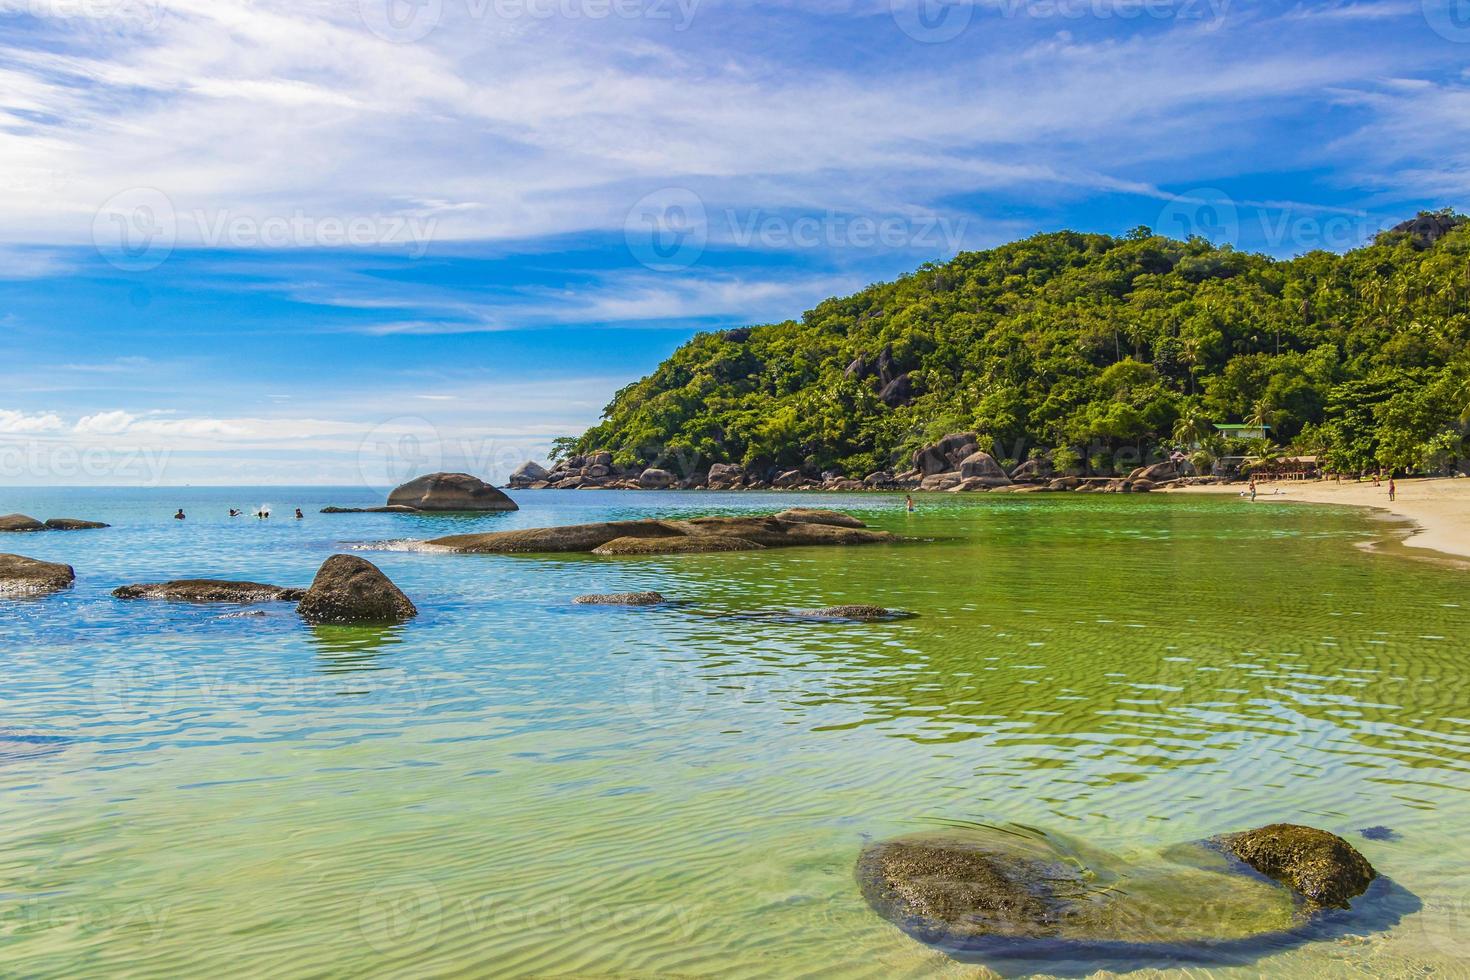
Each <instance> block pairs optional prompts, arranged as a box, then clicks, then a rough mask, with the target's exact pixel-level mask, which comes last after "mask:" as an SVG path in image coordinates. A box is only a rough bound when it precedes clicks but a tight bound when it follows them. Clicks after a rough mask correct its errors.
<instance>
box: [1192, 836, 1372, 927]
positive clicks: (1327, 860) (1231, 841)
mask: <svg viewBox="0 0 1470 980" xmlns="http://www.w3.org/2000/svg"><path fill="white" fill-rule="evenodd" d="M1219 842H1220V844H1221V845H1223V846H1224V847H1225V848H1226V850H1228V851H1229V852H1230V853H1231V854H1234V855H1235V856H1236V857H1238V858H1239V859H1240V860H1242V861H1244V862H1245V863H1246V864H1248V865H1250V866H1251V867H1252V868H1255V869H1256V870H1257V871H1259V872H1260V873H1261V874H1263V875H1265V876H1266V877H1268V878H1274V879H1275V880H1277V881H1279V882H1282V883H1283V884H1285V885H1288V886H1290V887H1291V888H1293V889H1295V890H1296V891H1297V892H1299V893H1300V894H1301V895H1303V896H1304V897H1306V898H1307V899H1309V900H1310V901H1312V902H1314V903H1316V904H1317V905H1320V906H1323V907H1324V908H1339V909H1345V908H1348V899H1350V898H1356V897H1358V896H1359V895H1361V894H1363V892H1364V891H1366V890H1367V888H1368V885H1369V884H1370V883H1371V882H1372V881H1373V879H1374V878H1376V877H1378V872H1377V871H1375V870H1373V865H1371V864H1369V863H1368V859H1367V858H1365V857H1363V855H1361V854H1359V853H1358V851H1357V849H1356V848H1354V847H1353V845H1351V844H1349V843H1348V842H1347V841H1345V840H1343V839H1342V838H1341V837H1338V836H1337V835H1336V834H1329V833H1328V832H1327V831H1325V830H1317V829H1316V828H1314V827H1303V826H1300V825H1297V824H1289V823H1276V824H1271V825H1270V826H1269V827H1261V828H1258V829H1256V830H1247V831H1245V832H1244V833H1239V834H1226V835H1224V836H1223V837H1220V838H1219Z"/></svg>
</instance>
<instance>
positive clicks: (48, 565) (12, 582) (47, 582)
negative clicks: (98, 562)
mask: <svg viewBox="0 0 1470 980" xmlns="http://www.w3.org/2000/svg"><path fill="white" fill-rule="evenodd" d="M76 578H77V573H76V571H75V570H74V569H73V568H72V567H71V566H70V565H62V564H60V563H58V562H49V561H40V560H38V559H35V558H27V557H25V556H24V555H7V554H0V596H35V595H45V594H47V593H49V592H58V591H60V590H62V589H65V588H67V587H69V586H70V585H71V584H72V583H73V582H75V581H76Z"/></svg>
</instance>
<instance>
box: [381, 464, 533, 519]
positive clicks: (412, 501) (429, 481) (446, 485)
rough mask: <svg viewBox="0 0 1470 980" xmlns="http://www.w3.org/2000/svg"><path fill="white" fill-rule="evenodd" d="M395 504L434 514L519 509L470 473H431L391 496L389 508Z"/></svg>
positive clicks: (405, 485)
mask: <svg viewBox="0 0 1470 980" xmlns="http://www.w3.org/2000/svg"><path fill="white" fill-rule="evenodd" d="M395 504H399V505H403V506H406V507H413V508H415V509H416V510H434V511H485V510H488V511H502V510H519V509H520V508H519V507H517V506H516V502H515V501H514V500H511V499H510V498H509V497H507V496H506V495H505V494H503V493H501V492H500V491H499V490H497V489H495V488H494V487H492V486H491V485H490V484H488V483H486V482H485V481H484V480H481V479H480V478H478V477H474V476H470V475H469V474H468V473H430V474H429V475H428V476H421V477H419V478H418V479H416V480H411V481H409V482H408V483H405V484H404V485H403V486H401V487H399V488H398V489H396V490H394V491H393V492H392V493H390V494H389V495H388V506H390V507H392V506H394V505H395Z"/></svg>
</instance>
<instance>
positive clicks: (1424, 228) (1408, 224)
mask: <svg viewBox="0 0 1470 980" xmlns="http://www.w3.org/2000/svg"><path fill="white" fill-rule="evenodd" d="M1464 221H1465V219H1464V218H1461V217H1459V216H1457V215H1451V214H1435V213H1433V212H1427V213H1420V214H1419V215H1417V216H1416V217H1413V218H1410V219H1409V220H1408V221H1401V222H1399V223H1398V224H1396V225H1394V226H1393V227H1392V228H1390V229H1389V232H1390V233H1391V234H1404V235H1408V236H1409V237H1410V238H1411V239H1412V241H1413V243H1414V248H1415V249H1417V250H1419V251H1421V252H1422V251H1423V250H1424V249H1426V248H1429V247H1430V246H1432V245H1433V244H1434V243H1435V242H1437V241H1439V240H1440V239H1441V238H1443V237H1444V236H1446V235H1448V234H1449V233H1450V232H1452V231H1454V230H1455V229H1456V228H1458V227H1460V225H1461V224H1463V223H1464Z"/></svg>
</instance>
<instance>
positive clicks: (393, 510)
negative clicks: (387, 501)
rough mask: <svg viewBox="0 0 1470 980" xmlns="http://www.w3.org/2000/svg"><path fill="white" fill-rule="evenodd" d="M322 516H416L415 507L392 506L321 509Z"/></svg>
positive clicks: (417, 511) (416, 509) (417, 510)
mask: <svg viewBox="0 0 1470 980" xmlns="http://www.w3.org/2000/svg"><path fill="white" fill-rule="evenodd" d="M321 513H323V514H417V513H419V509H418V508H417V507H408V506H405V505H403V504H393V505H392V506H389V507H323V508H322V509H321Z"/></svg>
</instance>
